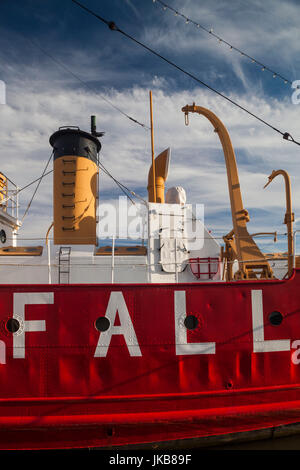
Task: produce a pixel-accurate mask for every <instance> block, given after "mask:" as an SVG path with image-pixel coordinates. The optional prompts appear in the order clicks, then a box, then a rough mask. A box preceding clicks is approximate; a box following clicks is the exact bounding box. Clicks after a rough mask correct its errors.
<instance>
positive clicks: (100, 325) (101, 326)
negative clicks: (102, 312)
mask: <svg viewBox="0 0 300 470" xmlns="http://www.w3.org/2000/svg"><path fill="white" fill-rule="evenodd" d="M109 327H110V321H109V319H108V318H106V317H99V318H97V320H96V321H95V328H96V330H98V331H106V330H108V328H109Z"/></svg>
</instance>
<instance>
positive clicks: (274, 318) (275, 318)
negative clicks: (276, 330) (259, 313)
mask: <svg viewBox="0 0 300 470" xmlns="http://www.w3.org/2000/svg"><path fill="white" fill-rule="evenodd" d="M282 320H283V315H282V313H280V312H276V311H274V312H271V313H270V315H269V322H270V323H271V325H273V326H278V325H280V324H281V322H282Z"/></svg>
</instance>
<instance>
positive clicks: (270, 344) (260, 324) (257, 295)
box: [251, 290, 291, 352]
mask: <svg viewBox="0 0 300 470" xmlns="http://www.w3.org/2000/svg"><path fill="white" fill-rule="evenodd" d="M251 302H252V328H253V352H272V351H290V349H291V345H290V340H289V339H276V340H267V341H266V340H265V335H264V316H263V302H262V291H261V290H252V291H251Z"/></svg>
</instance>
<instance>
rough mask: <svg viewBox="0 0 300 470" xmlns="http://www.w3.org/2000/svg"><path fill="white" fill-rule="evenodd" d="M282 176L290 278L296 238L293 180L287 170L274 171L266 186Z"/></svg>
mask: <svg viewBox="0 0 300 470" xmlns="http://www.w3.org/2000/svg"><path fill="white" fill-rule="evenodd" d="M278 175H282V176H283V177H284V182H285V197H286V213H285V217H284V222H283V223H284V224H286V226H287V235H288V276H289V277H290V276H291V275H292V272H293V267H294V238H293V222H294V219H295V217H294V213H293V212H292V196H291V180H290V177H289V174H288V173H287V172H286V171H285V170H276V171H275V170H273V171H272V173H271V174H270V176H269V178H268V182H267V183H266V184H265V185H264V188H266V187H267V186H268V185H269V184H270V183H271V181H273V179H274V178H276V176H278Z"/></svg>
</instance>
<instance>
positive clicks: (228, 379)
mask: <svg viewBox="0 0 300 470" xmlns="http://www.w3.org/2000/svg"><path fill="white" fill-rule="evenodd" d="M299 291H300V270H296V271H295V272H294V274H293V276H292V278H290V279H289V280H285V281H251V282H250V281H241V282H232V283H221V282H218V283H214V282H212V283H201V284H200V283H199V284H196V285H195V284H168V285H166V284H164V285H162V284H160V285H158V284H148V285H146V284H143V285H141V284H140V285H124V284H122V285H35V286H28V285H26V286H25V285H22V286H20V285H14V286H12V285H10V286H7V285H3V286H1V287H0V292H1V296H0V306H1V310H0V311H1V338H0V339H1V346H2V353H1V362H2V364H0V374H1V398H0V448H1V449H31V448H68V447H72V448H75V447H95V446H98V447H102V446H103V447H108V446H122V445H123V446H125V445H139V444H144V443H150V442H152V443H155V442H163V441H173V442H174V443H175V441H178V440H182V441H184V440H185V439H196V438H206V437H208V436H218V435H224V434H230V433H240V432H249V431H253V430H261V429H266V428H272V427H276V426H282V425H288V424H291V423H297V422H300V364H299V365H298V362H300V361H298V354H297V351H298V347H299V344H300V343H299V344H298V343H297V342H296V341H298V340H300V294H299ZM116 293H118V294H116ZM258 296H259V298H258ZM257 299H258V300H257ZM260 300H261V305H262V311H261V312H260V310H259V309H260V307H259V306H260V303H259V302H260ZM271 312H280V313H281V314H282V316H283V320H282V322H281V323H280V324H279V325H272V324H271V322H270V313H271ZM260 313H261V318H260ZM187 315H194V316H195V317H196V318H197V320H198V325H197V327H196V328H195V329H193V330H188V329H186V327H185V325H184V320H185V317H186V316H187ZM12 316H14V317H15V318H16V319H17V320H18V322H19V329H18V331H16V332H15V333H11V332H9V331H8V330H7V320H8V319H9V318H11V317H12ZM101 316H106V318H108V319H109V320H110V327H109V329H108V330H106V331H102V332H100V331H98V330H97V329H96V327H95V321H96V320H97V319H98V318H99V317H101ZM260 320H261V322H260ZM299 356H300V354H299Z"/></svg>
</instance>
